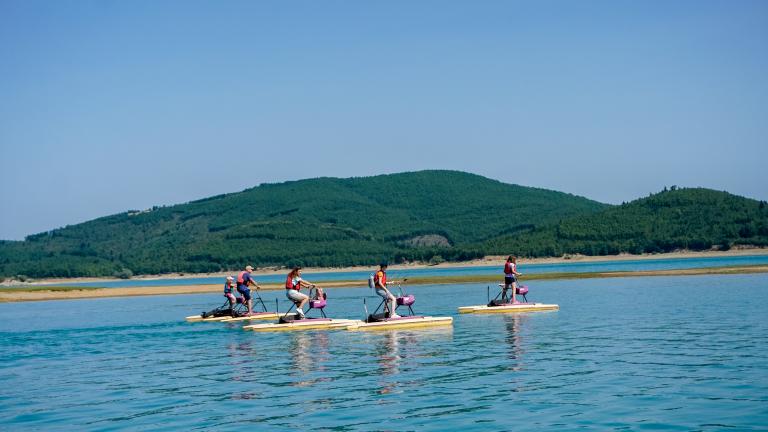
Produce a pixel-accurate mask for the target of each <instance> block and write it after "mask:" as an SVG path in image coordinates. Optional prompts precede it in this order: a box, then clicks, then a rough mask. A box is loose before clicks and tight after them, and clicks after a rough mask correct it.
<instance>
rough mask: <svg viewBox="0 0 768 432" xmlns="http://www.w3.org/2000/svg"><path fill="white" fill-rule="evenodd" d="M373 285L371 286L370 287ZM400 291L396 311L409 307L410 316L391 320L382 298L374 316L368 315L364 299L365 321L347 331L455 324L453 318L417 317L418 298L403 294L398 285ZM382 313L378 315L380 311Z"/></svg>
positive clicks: (386, 305)
mask: <svg viewBox="0 0 768 432" xmlns="http://www.w3.org/2000/svg"><path fill="white" fill-rule="evenodd" d="M405 280H407V279H405ZM370 285H371V284H369V286H370ZM397 287H398V289H399V290H400V295H399V296H398V297H396V300H395V311H397V309H399V308H400V307H401V306H404V307H407V308H408V312H409V314H407V315H403V316H397V317H393V318H389V316H390V313H389V302H388V301H387V299H385V298H382V299H381V303H379V306H378V307H377V308H376V310H374V311H373V313H372V314H369V313H368V306H367V304H366V299H365V298H364V299H363V308H365V315H366V318H365V320H362V321H355V322H354V323H353V324H352V325H350V326H348V327H347V330H385V329H404V328H419V327H436V326H448V325H452V324H453V318H451V317H433V316H424V315H416V314H415V313H414V312H413V304H414V303H416V297H415V296H414V295H413V294H407V295H406V294H405V293H403V288H402V286H400V284H397ZM380 309H381V310H382V312H381V313H378V312H379V310H380Z"/></svg>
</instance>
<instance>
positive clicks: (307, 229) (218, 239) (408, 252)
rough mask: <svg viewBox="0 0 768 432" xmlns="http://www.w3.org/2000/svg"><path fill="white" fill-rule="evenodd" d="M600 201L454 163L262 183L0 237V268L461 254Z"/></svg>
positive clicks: (229, 265)
mask: <svg viewBox="0 0 768 432" xmlns="http://www.w3.org/2000/svg"><path fill="white" fill-rule="evenodd" d="M606 207H607V206H606V205H604V204H601V203H598V202H595V201H591V200H588V199H586V198H581V197H576V196H573V195H570V194H565V193H561V192H555V191H550V190H545V189H537V188H529V187H523V186H516V185H509V184H504V183H501V182H498V181H495V180H490V179H487V178H484V177H481V176H477V175H473V174H467V173H463V172H456V171H420V172H414V173H401V174H392V175H381V176H375V177H364V178H350V179H338V178H319V179H311V180H301V181H294V182H286V183H280V184H263V185H260V186H257V187H254V188H251V189H247V190H245V191H243V192H239V193H233V194H226V195H219V196H215V197H211V198H206V199H202V200H199V201H194V202H190V203H186V204H180V205H174V206H169V207H160V208H154V209H151V210H149V211H131V212H125V213H121V214H117V215H112V216H107V217H103V218H99V219H95V220H92V221H89V222H85V223H82V224H78V225H73V226H67V227H64V228H60V229H55V230H52V231H49V232H45V233H40V234H36V235H31V236H29V237H27V238H26V240H25V241H23V242H0V276H5V277H8V276H15V275H28V276H31V277H48V276H63V277H74V276H111V275H113V274H116V273H122V274H130V273H134V274H151V273H167V272H212V271H220V270H231V269H236V268H240V267H242V266H243V265H244V264H245V263H251V264H253V265H256V266H289V265H293V264H297V263H298V264H303V265H311V266H344V265H355V264H365V265H371V264H374V263H376V262H378V261H380V260H383V259H386V260H390V261H393V262H402V261H406V260H407V261H412V260H422V261H427V260H430V259H437V257H438V256H439V257H440V258H439V259H448V260H462V259H470V258H475V257H479V256H482V255H484V254H485V253H486V251H485V250H483V248H482V247H479V246H477V245H482V244H483V242H484V241H486V240H489V239H491V238H494V237H497V236H499V235H505V234H511V233H515V232H518V231H520V230H531V229H534V228H536V227H539V226H541V225H543V224H547V223H555V222H557V221H559V220H563V219H566V218H569V217H573V216H578V215H586V214H592V213H594V212H597V211H600V210H603V209H605V208H606Z"/></svg>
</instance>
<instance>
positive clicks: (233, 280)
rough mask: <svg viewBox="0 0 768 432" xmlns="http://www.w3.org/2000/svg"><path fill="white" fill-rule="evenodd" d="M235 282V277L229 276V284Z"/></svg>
mask: <svg viewBox="0 0 768 432" xmlns="http://www.w3.org/2000/svg"><path fill="white" fill-rule="evenodd" d="M233 283H235V278H233V277H232V276H227V285H232V284H233Z"/></svg>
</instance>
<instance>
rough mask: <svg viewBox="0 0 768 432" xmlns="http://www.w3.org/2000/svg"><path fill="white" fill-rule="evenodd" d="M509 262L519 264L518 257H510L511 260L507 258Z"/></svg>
mask: <svg viewBox="0 0 768 432" xmlns="http://www.w3.org/2000/svg"><path fill="white" fill-rule="evenodd" d="M507 262H513V263H517V257H516V256H514V255H510V256H509V258H507Z"/></svg>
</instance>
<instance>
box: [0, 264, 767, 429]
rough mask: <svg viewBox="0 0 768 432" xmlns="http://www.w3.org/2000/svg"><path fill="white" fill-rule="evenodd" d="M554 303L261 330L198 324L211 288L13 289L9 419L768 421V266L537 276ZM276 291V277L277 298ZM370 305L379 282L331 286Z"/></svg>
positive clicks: (458, 300) (467, 298) (358, 307)
mask: <svg viewBox="0 0 768 432" xmlns="http://www.w3.org/2000/svg"><path fill="white" fill-rule="evenodd" d="M530 288H531V297H533V298H534V299H536V300H538V301H542V302H553V303H558V304H560V307H561V310H560V311H557V312H542V313H529V314H518V315H494V316H478V315H458V314H456V306H458V305H467V304H481V303H484V302H485V301H486V287H485V286H480V285H477V284H474V285H433V286H416V287H413V288H411V289H410V292H412V293H414V294H416V296H417V303H416V306H417V310H418V311H419V312H422V313H427V314H431V315H451V316H454V318H455V322H454V326H453V328H446V329H433V330H412V331H402V330H401V331H386V332H376V333H363V332H345V331H335V332H304V333H298V332H295V333H278V334H258V333H252V332H244V331H242V330H241V329H240V326H238V325H230V324H221V323H197V324H190V323H185V322H184V321H183V317H184V316H185V315H189V314H191V313H194V312H196V311H200V310H203V309H206V308H209V307H211V306H215V305H216V304H217V303H218V302H219V299H218V297H217V296H212V295H188V296H164V297H144V298H112V299H96V300H74V301H57V302H37V303H19V304H2V305H0V348H1V349H0V388H2V392H0V429H6V430H21V429H25V430H27V429H47V430H180V429H187V430H209V429H213V430H243V429H246V428H255V430H272V429H277V428H290V429H294V430H316V431H355V430H394V429H396V430H399V431H408V430H412V431H425V430H427V431H428V430H484V431H485V430H511V429H515V430H518V429H523V430H525V429H545V428H546V429H553V428H558V429H565V430H575V429H595V430H606V429H620V430H646V429H648V430H660V429H665V430H722V429H728V428H732V429H735V430H759V429H763V430H764V429H765V425H767V424H768V373H766V371H767V370H768V355H767V354H768V349H767V348H766V347H767V346H768V323H766V317H767V315H766V313H765V306H766V305H768V290H767V289H766V288H768V275H734V276H696V277H654V278H620V279H602V280H600V279H593V280H572V281H540V282H535V283H531V285H530ZM279 294H280V293H274V292H269V293H266V294H265V301H267V304H274V299H275V298H280V299H281V307H282V308H285V306H286V302H285V301H283V300H284V298H282V297H280V296H279ZM329 295H330V299H329V300H330V304H329V307H328V312H329V313H330V314H332V315H335V316H338V317H347V318H358V317H360V315H361V313H362V298H363V297H368V302H369V304H370V303H371V302H375V298H374V297H373V296H371V292H370V291H369V290H367V289H331V290H329Z"/></svg>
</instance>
